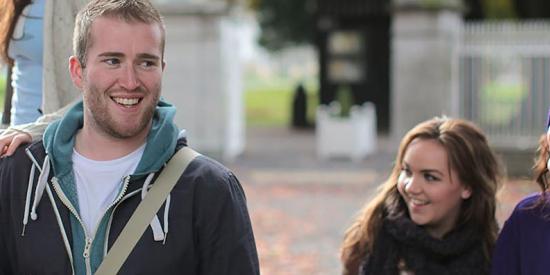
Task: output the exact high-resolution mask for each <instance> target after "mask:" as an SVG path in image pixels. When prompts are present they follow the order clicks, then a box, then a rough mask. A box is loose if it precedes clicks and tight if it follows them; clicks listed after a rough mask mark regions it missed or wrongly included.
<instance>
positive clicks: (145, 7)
mask: <svg viewBox="0 0 550 275" xmlns="http://www.w3.org/2000/svg"><path fill="white" fill-rule="evenodd" d="M102 16H104V17H111V18H116V19H120V20H123V21H125V22H129V23H132V22H139V23H146V24H155V23H156V24H158V26H159V28H160V30H161V32H162V38H161V52H162V55H163V56H164V45H165V40H166V38H165V36H166V31H165V27H164V22H163V20H162V17H161V16H160V13H159V12H158V10H157V9H155V7H153V5H152V4H151V3H150V2H149V1H147V0H92V1H90V2H89V3H88V4H87V5H86V6H85V7H84V8H83V9H82V10H80V12H78V14H77V15H76V22H75V28H74V34H73V54H74V55H75V56H76V57H77V58H78V60H79V61H80V64H81V65H82V67H85V66H86V61H87V60H86V55H87V53H88V49H89V48H90V47H91V46H92V44H93V41H92V37H91V29H92V24H93V22H94V20H95V19H96V18H98V17H102Z"/></svg>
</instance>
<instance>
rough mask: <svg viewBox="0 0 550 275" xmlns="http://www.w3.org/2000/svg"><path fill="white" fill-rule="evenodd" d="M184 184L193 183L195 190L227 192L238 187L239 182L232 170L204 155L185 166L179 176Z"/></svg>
mask: <svg viewBox="0 0 550 275" xmlns="http://www.w3.org/2000/svg"><path fill="white" fill-rule="evenodd" d="M181 180H182V182H183V183H184V184H191V185H193V187H194V189H195V190H196V191H199V192H200V191H201V190H202V191H206V192H208V193H211V194H213V193H227V192H228V191H229V192H231V190H233V189H235V188H238V189H240V188H241V187H240V183H239V181H238V180H237V177H236V176H235V175H234V174H233V172H232V171H231V170H230V169H229V168H227V167H225V166H224V165H223V164H221V163H219V162H218V161H216V160H214V159H212V158H210V157H208V156H205V155H199V156H197V157H196V158H195V159H194V160H193V161H192V162H191V163H190V164H189V166H188V167H187V169H186V170H185V172H184V173H183V175H182V178H181Z"/></svg>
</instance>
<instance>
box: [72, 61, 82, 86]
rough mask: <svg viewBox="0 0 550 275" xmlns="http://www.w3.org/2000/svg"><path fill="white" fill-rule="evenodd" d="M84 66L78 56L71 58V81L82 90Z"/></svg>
mask: <svg viewBox="0 0 550 275" xmlns="http://www.w3.org/2000/svg"><path fill="white" fill-rule="evenodd" d="M82 70H83V68H82V64H80V61H79V60H78V58H77V57H76V56H74V55H73V56H71V57H70V58H69V72H70V73H71V80H72V81H73V84H74V85H75V86H76V87H77V88H78V89H82Z"/></svg>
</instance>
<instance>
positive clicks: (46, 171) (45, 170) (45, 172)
mask: <svg viewBox="0 0 550 275" xmlns="http://www.w3.org/2000/svg"><path fill="white" fill-rule="evenodd" d="M49 175H50V157H49V156H48V155H46V158H45V159H44V164H43V165H42V172H41V173H40V176H38V183H37V184H36V189H35V191H34V201H33V203H32V210H31V219H32V220H33V221H35V220H36V219H38V215H37V214H36V207H38V203H40V199H42V194H43V193H44V189H45V188H46V185H47V184H48V176H49Z"/></svg>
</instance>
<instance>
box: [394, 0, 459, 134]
mask: <svg viewBox="0 0 550 275" xmlns="http://www.w3.org/2000/svg"><path fill="white" fill-rule="evenodd" d="M462 10H463V8H462V6H461V1H458V0H456V1H455V0H441V1H422V0H396V1H395V2H394V6H393V11H392V12H393V23H392V30H391V31H392V42H391V50H392V52H391V57H392V63H391V87H392V92H391V113H392V116H391V117H392V123H391V125H392V127H391V135H392V139H393V140H399V139H400V138H401V137H402V136H403V135H404V133H406V132H407V131H408V130H409V129H411V128H412V127H413V126H414V125H416V124H417V123H418V122H420V121H423V120H426V119H429V118H432V117H434V116H437V115H443V114H445V115H450V116H457V115H458V114H457V108H456V107H455V106H454V104H457V102H453V101H456V97H457V96H456V95H457V89H458V88H457V87H458V79H457V76H458V73H457V66H458V64H457V60H458V59H457V57H456V53H457V48H458V46H459V44H460V32H461V29H462V24H463V20H462Z"/></svg>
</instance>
